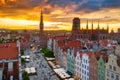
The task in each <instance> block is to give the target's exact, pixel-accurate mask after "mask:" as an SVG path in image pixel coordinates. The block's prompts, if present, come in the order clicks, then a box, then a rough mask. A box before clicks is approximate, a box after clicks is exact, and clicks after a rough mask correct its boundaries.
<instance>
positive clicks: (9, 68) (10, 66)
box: [8, 62, 13, 71]
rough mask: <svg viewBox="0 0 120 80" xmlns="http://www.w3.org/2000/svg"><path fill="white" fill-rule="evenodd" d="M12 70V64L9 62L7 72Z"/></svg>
mask: <svg viewBox="0 0 120 80" xmlns="http://www.w3.org/2000/svg"><path fill="white" fill-rule="evenodd" d="M12 70H13V62H9V63H8V71H12Z"/></svg>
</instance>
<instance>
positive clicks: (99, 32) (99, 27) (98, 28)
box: [98, 21, 100, 34]
mask: <svg viewBox="0 0 120 80" xmlns="http://www.w3.org/2000/svg"><path fill="white" fill-rule="evenodd" d="M99 33H100V25H99V21H98V34H99Z"/></svg>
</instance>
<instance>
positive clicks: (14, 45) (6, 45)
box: [0, 42, 17, 48]
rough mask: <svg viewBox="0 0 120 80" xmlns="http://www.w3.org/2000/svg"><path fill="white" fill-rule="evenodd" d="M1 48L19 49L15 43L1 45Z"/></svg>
mask: <svg viewBox="0 0 120 80" xmlns="http://www.w3.org/2000/svg"><path fill="white" fill-rule="evenodd" d="M1 47H17V44H16V43H15V42H13V43H0V48H1Z"/></svg>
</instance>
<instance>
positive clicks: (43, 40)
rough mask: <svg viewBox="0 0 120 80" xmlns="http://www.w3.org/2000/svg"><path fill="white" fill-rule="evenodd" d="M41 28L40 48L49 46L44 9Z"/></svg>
mask: <svg viewBox="0 0 120 80" xmlns="http://www.w3.org/2000/svg"><path fill="white" fill-rule="evenodd" d="M39 28H40V34H39V46H40V48H47V34H45V32H44V22H43V13H42V10H41V16H40V23H39Z"/></svg>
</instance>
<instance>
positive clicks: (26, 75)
mask: <svg viewBox="0 0 120 80" xmlns="http://www.w3.org/2000/svg"><path fill="white" fill-rule="evenodd" d="M22 77H23V80H30V78H29V75H28V73H27V72H26V71H24V72H23V75H22Z"/></svg>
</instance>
